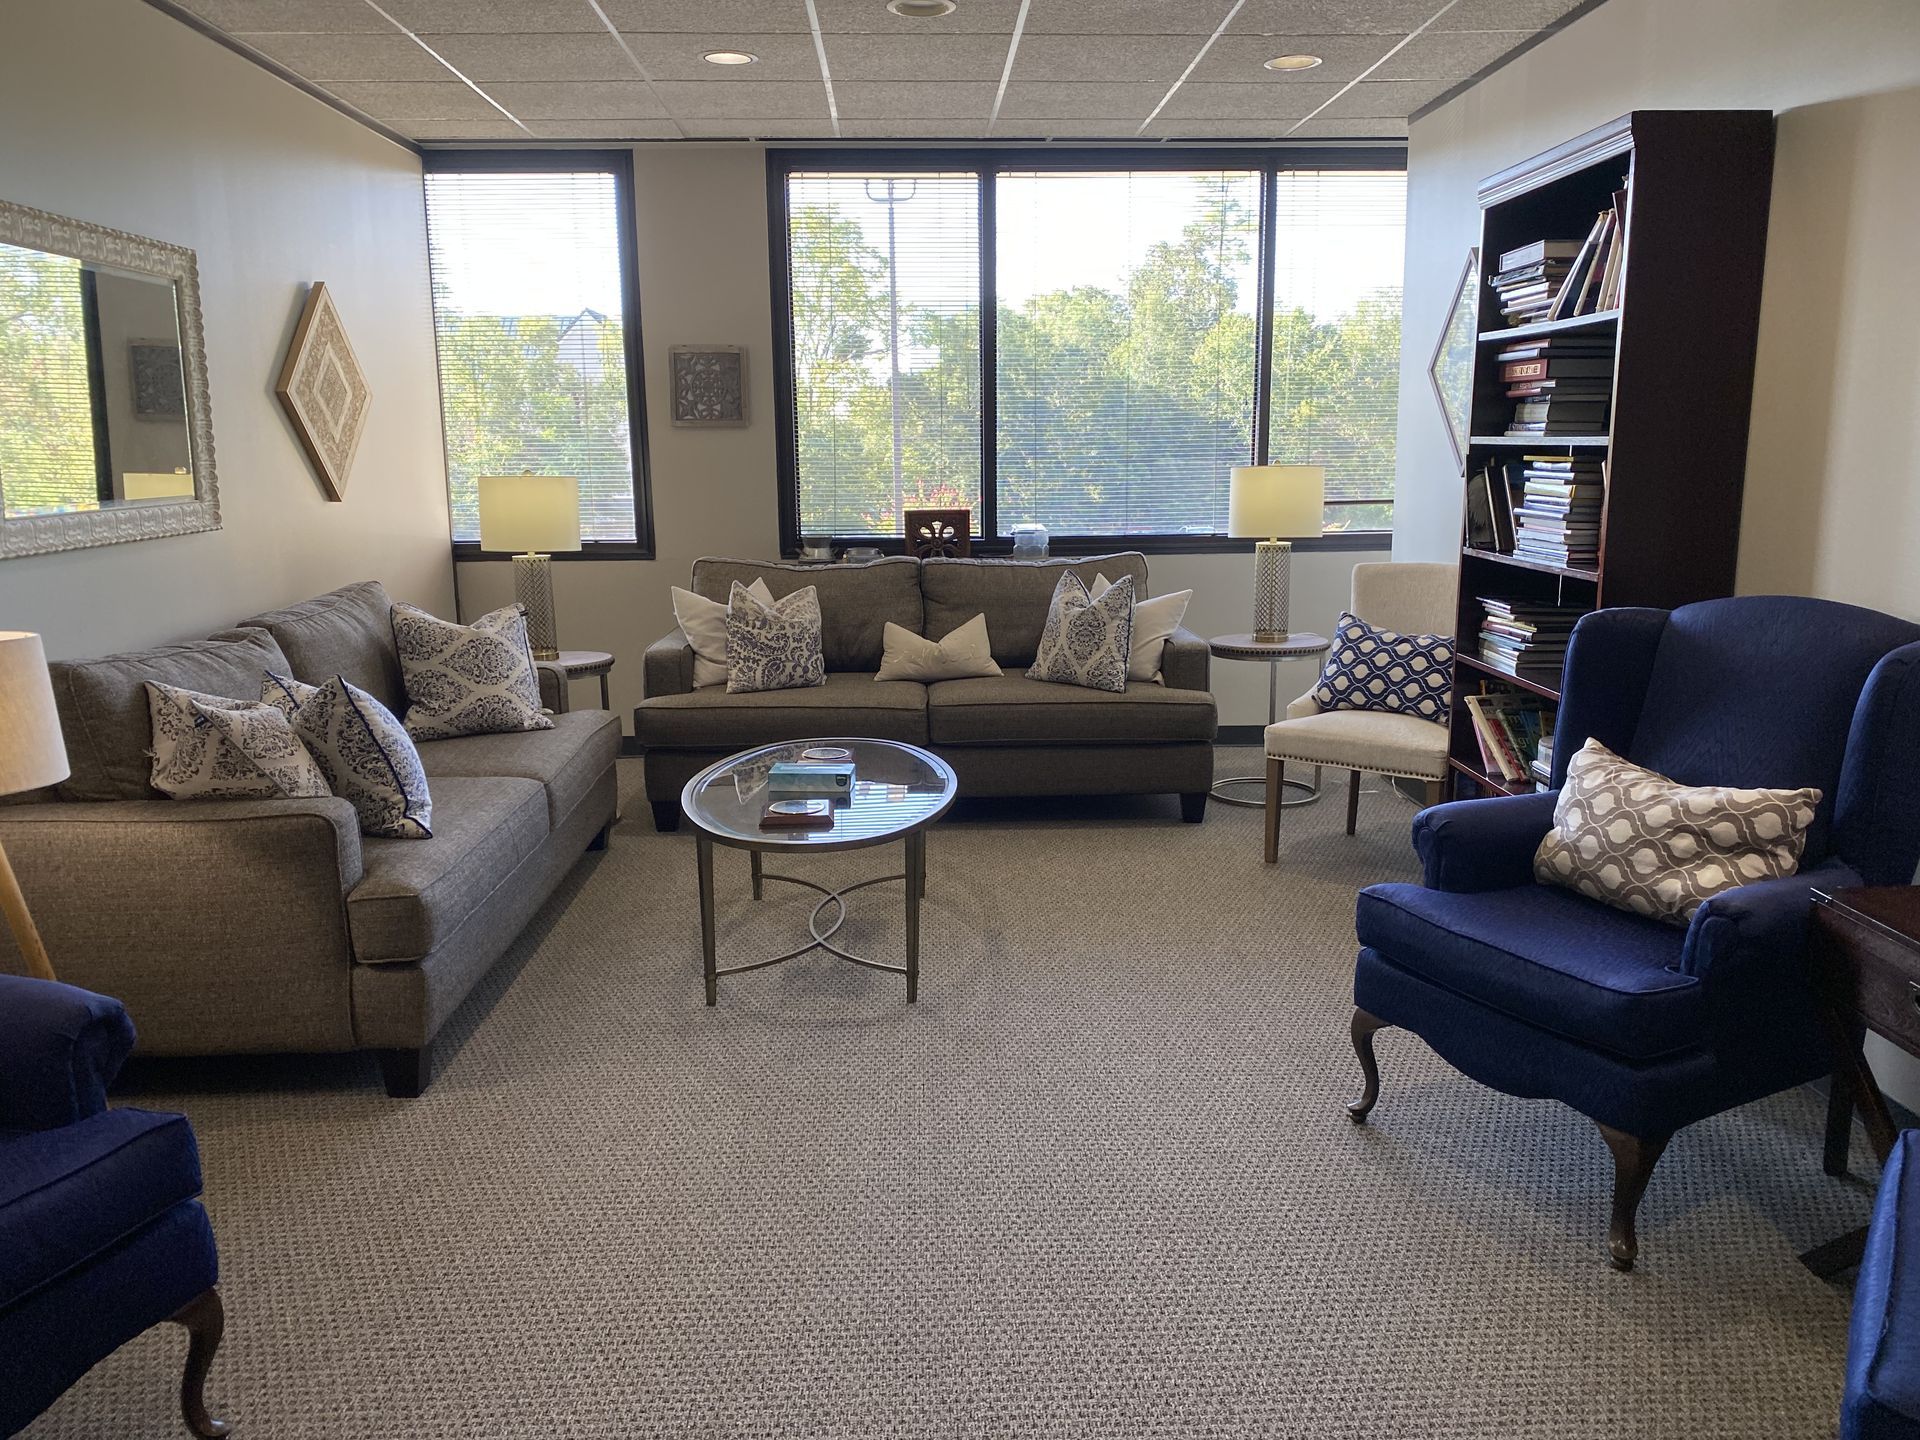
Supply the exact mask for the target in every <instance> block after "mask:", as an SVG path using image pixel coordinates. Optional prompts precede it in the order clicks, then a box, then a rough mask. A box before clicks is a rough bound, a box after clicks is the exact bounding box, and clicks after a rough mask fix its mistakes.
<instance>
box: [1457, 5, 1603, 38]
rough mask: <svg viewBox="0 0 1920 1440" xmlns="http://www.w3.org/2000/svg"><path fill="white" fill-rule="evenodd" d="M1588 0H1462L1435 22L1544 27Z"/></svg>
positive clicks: (1479, 27) (1465, 26) (1492, 27)
mask: <svg viewBox="0 0 1920 1440" xmlns="http://www.w3.org/2000/svg"><path fill="white" fill-rule="evenodd" d="M1584 3H1585V0H1460V3H1459V4H1457V5H1455V6H1454V7H1453V8H1452V9H1451V10H1449V11H1447V13H1446V14H1444V15H1442V16H1441V17H1440V18H1439V19H1438V20H1436V21H1435V22H1434V25H1433V28H1434V29H1435V30H1528V31H1540V30H1544V29H1546V28H1547V27H1548V26H1549V25H1553V24H1555V23H1557V22H1558V21H1560V20H1563V19H1565V18H1566V16H1567V14H1568V12H1569V11H1572V10H1577V9H1578V8H1579V7H1580V6H1581V5H1582V4H1584Z"/></svg>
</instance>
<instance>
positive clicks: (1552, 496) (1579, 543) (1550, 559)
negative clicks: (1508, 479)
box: [1513, 455, 1607, 570]
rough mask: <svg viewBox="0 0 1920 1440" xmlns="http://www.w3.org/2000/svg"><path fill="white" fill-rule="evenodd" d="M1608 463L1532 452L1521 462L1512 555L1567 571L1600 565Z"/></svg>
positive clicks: (1589, 568) (1593, 568)
mask: <svg viewBox="0 0 1920 1440" xmlns="http://www.w3.org/2000/svg"><path fill="white" fill-rule="evenodd" d="M1606 476H1607V469H1606V464H1605V462H1604V461H1600V460H1592V459H1586V458H1582V457H1577V456H1575V457H1569V456H1566V455H1529V456H1527V457H1526V458H1525V459H1524V460H1523V461H1522V462H1521V471H1520V504H1519V505H1518V506H1517V507H1516V508H1515V510H1514V512H1513V515H1514V522H1515V524H1514V546H1513V553H1514V554H1515V555H1519V556H1522V557H1523V558H1525V559H1528V560H1539V561H1542V562H1544V563H1545V564H1548V565H1558V566H1561V567H1563V568H1565V569H1568V570H1595V569H1598V568H1599V566H1600V502H1601V499H1602V498H1603V496H1604V495H1605V494H1606Z"/></svg>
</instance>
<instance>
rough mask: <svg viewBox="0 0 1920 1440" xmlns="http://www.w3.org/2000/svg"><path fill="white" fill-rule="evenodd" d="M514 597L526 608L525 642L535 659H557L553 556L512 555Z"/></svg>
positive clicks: (557, 643) (558, 639) (557, 635)
mask: <svg viewBox="0 0 1920 1440" xmlns="http://www.w3.org/2000/svg"><path fill="white" fill-rule="evenodd" d="M513 598H514V599H516V600H518V601H519V602H520V603H521V604H522V605H524V606H525V607H526V610H527V645H528V647H529V648H530V649H532V651H533V658H534V659H536V660H558V659H559V658H560V637H559V633H558V627H557V626H556V625H555V623H554V609H553V557H552V556H551V555H516V556H514V557H513Z"/></svg>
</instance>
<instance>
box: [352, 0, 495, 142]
mask: <svg viewBox="0 0 1920 1440" xmlns="http://www.w3.org/2000/svg"><path fill="white" fill-rule="evenodd" d="M366 6H367V8H368V9H369V10H371V11H373V13H374V14H376V15H378V16H379V17H380V18H381V19H382V20H384V21H386V22H387V23H388V24H389V25H391V26H393V28H394V29H396V30H398V31H399V32H400V33H401V34H402V35H404V36H406V37H407V39H409V40H411V41H412V42H413V43H414V44H416V45H418V46H419V47H420V48H421V49H422V50H424V51H426V52H427V54H429V55H431V56H432V57H433V58H434V59H435V60H436V61H438V62H439V63H440V65H441V67H442V68H444V69H445V70H446V72H447V73H448V74H449V75H451V76H453V78H454V79H456V80H458V81H459V82H460V83H461V84H462V85H464V86H466V87H467V88H468V89H469V90H471V91H473V93H474V94H476V95H478V96H479V97H480V98H481V99H482V100H484V101H486V102H487V104H489V105H491V106H492V107H493V108H494V109H496V110H498V111H499V112H500V113H501V114H502V115H504V116H506V117H507V119H509V120H511V121H512V122H513V123H514V124H516V125H518V126H520V128H521V129H522V130H525V131H526V133H527V134H528V135H532V134H533V131H532V130H529V129H527V126H526V125H525V124H524V123H523V122H522V121H521V119H520V117H519V116H518V115H516V114H514V113H513V112H512V111H511V110H509V109H507V107H506V106H504V105H502V104H501V103H500V102H499V101H498V100H496V99H494V98H493V97H492V96H491V95H489V94H488V93H487V92H486V91H484V90H482V89H481V88H480V87H479V86H478V85H476V84H474V83H473V81H471V80H469V79H468V78H467V77H466V76H465V75H463V74H462V73H461V72H460V70H459V69H458V68H457V67H456V66H455V65H454V64H453V63H452V62H451V61H449V60H448V59H447V57H446V56H444V55H442V54H441V53H440V52H439V51H438V50H436V49H434V48H433V47H432V46H431V45H429V44H427V42H426V41H424V40H422V39H421V38H420V37H419V36H418V35H416V34H414V33H413V31H412V30H410V29H408V28H407V27H406V26H405V25H402V24H401V23H400V22H399V21H398V20H396V19H394V18H393V16H391V15H389V14H388V13H387V12H386V11H384V10H382V9H381V8H380V7H379V6H378V5H376V4H374V0H366Z"/></svg>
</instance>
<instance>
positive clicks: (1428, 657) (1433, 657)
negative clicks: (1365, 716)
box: [1313, 611, 1453, 725]
mask: <svg viewBox="0 0 1920 1440" xmlns="http://www.w3.org/2000/svg"><path fill="white" fill-rule="evenodd" d="M1452 685H1453V641H1452V640H1450V639H1449V638H1448V637H1446V636H1445V635H1402V634H1400V633H1399V632H1398V631H1394V630H1380V629H1376V628H1375V627H1374V626H1372V625H1369V624H1367V622H1366V621H1364V620H1362V619H1360V618H1359V617H1357V616H1355V615H1351V614H1348V613H1347V612H1345V611H1342V612H1341V615H1340V623H1339V624H1338V625H1337V626H1335V627H1334V638H1333V649H1332V651H1331V652H1330V653H1329V654H1328V655H1327V663H1326V666H1325V668H1324V669H1322V670H1321V672H1320V683H1319V684H1318V685H1315V686H1314V687H1313V698H1314V700H1315V701H1317V702H1318V703H1319V706H1320V708H1321V709H1322V710H1386V711H1390V712H1392V713H1394V714H1398V715H1412V716H1415V717H1417V718H1418V719H1421V720H1431V721H1433V722H1434V723H1435V724H1436V725H1444V724H1446V723H1447V712H1448V710H1449V709H1450V708H1451V703H1452Z"/></svg>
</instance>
